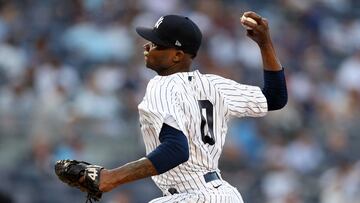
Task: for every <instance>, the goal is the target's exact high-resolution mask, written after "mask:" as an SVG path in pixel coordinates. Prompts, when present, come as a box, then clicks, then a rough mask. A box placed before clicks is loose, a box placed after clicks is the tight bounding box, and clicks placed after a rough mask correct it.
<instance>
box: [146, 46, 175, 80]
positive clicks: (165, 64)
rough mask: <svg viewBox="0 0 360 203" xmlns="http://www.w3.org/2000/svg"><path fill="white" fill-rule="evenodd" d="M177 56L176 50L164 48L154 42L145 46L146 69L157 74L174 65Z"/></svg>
mask: <svg viewBox="0 0 360 203" xmlns="http://www.w3.org/2000/svg"><path fill="white" fill-rule="evenodd" d="M175 54H176V49H175V48H168V47H163V46H160V45H156V44H154V43H152V42H149V43H146V44H145V45H144V56H145V59H144V60H145V64H146V67H148V68H150V69H152V70H154V71H156V72H157V73H160V72H162V71H163V70H165V69H167V68H169V67H171V66H172V65H174V62H173V57H174V55H175Z"/></svg>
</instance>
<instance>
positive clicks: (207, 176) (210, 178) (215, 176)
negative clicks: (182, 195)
mask: <svg viewBox="0 0 360 203" xmlns="http://www.w3.org/2000/svg"><path fill="white" fill-rule="evenodd" d="M204 179H205V182H207V183H208V182H211V181H213V180H220V176H219V174H218V173H217V172H216V171H213V172H209V173H206V174H205V175H204ZM168 191H169V193H170V194H172V195H173V194H178V193H179V192H178V191H177V190H176V188H169V190H168Z"/></svg>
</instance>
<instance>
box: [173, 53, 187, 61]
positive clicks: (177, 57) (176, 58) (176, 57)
mask: <svg viewBox="0 0 360 203" xmlns="http://www.w3.org/2000/svg"><path fill="white" fill-rule="evenodd" d="M184 56H185V53H184V52H183V51H182V50H176V52H175V55H174V57H173V62H175V63H178V62H180V61H181V60H182V59H183V58H184Z"/></svg>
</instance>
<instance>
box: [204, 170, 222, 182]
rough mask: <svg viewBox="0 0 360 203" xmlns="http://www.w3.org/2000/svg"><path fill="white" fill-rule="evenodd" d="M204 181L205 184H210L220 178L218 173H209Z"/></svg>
mask: <svg viewBox="0 0 360 203" xmlns="http://www.w3.org/2000/svg"><path fill="white" fill-rule="evenodd" d="M204 179H205V182H207V183H208V182H211V181H213V180H219V179H220V176H219V174H218V173H217V172H216V171H213V172H209V173H207V174H205V175H204Z"/></svg>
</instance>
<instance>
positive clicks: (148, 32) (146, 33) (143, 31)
mask: <svg viewBox="0 0 360 203" xmlns="http://www.w3.org/2000/svg"><path fill="white" fill-rule="evenodd" d="M136 32H137V33H138V34H139V35H140V36H141V37H142V38H144V39H146V40H148V41H150V42H152V43H154V44H158V45H161V46H170V45H169V44H168V43H166V42H164V41H163V40H161V39H160V38H159V37H158V36H157V34H156V33H155V32H154V30H153V29H151V28H146V27H137V28H136Z"/></svg>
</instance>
